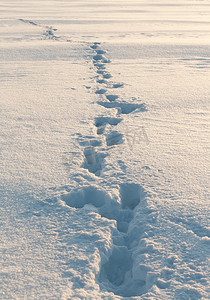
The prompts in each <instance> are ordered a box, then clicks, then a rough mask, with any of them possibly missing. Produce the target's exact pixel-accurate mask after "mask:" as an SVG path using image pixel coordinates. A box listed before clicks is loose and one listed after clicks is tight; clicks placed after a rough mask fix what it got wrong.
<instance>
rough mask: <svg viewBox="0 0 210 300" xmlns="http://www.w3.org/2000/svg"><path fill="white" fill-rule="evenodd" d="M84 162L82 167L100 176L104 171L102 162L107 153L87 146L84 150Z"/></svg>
mask: <svg viewBox="0 0 210 300" xmlns="http://www.w3.org/2000/svg"><path fill="white" fill-rule="evenodd" d="M84 156H85V159H84V162H83V164H82V166H81V167H82V168H84V169H87V170H88V171H89V172H91V173H93V174H95V175H96V176H100V175H101V172H102V163H103V159H104V158H105V155H102V154H99V153H97V152H95V149H94V147H87V148H86V149H85V150H84Z"/></svg>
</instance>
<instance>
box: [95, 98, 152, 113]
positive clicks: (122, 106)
mask: <svg viewBox="0 0 210 300" xmlns="http://www.w3.org/2000/svg"><path fill="white" fill-rule="evenodd" d="M98 104H99V105H102V106H104V107H106V108H119V113H121V114H129V113H131V112H133V111H134V110H136V109H139V110H140V111H146V110H147V109H146V106H145V104H144V103H141V104H138V103H126V102H116V101H115V102H105V101H99V102H98Z"/></svg>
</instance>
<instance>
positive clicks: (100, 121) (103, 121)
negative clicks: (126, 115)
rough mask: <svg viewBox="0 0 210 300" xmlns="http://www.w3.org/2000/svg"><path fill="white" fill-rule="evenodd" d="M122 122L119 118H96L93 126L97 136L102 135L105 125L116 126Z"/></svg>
mask: <svg viewBox="0 0 210 300" xmlns="http://www.w3.org/2000/svg"><path fill="white" fill-rule="evenodd" d="M121 121H122V119H120V118H113V117H97V118H95V126H96V127H97V134H103V133H104V131H105V127H106V125H108V124H109V125H112V126H116V125H117V124H119V123H120V122H121Z"/></svg>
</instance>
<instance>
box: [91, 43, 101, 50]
mask: <svg viewBox="0 0 210 300" xmlns="http://www.w3.org/2000/svg"><path fill="white" fill-rule="evenodd" d="M100 44H101V43H99V42H94V43H93V45H91V46H90V48H91V49H94V50H95V49H97V48H98V46H99V45H100Z"/></svg>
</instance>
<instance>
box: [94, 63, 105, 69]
mask: <svg viewBox="0 0 210 300" xmlns="http://www.w3.org/2000/svg"><path fill="white" fill-rule="evenodd" d="M94 66H95V67H96V68H97V69H102V70H105V69H106V67H105V64H102V63H94Z"/></svg>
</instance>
